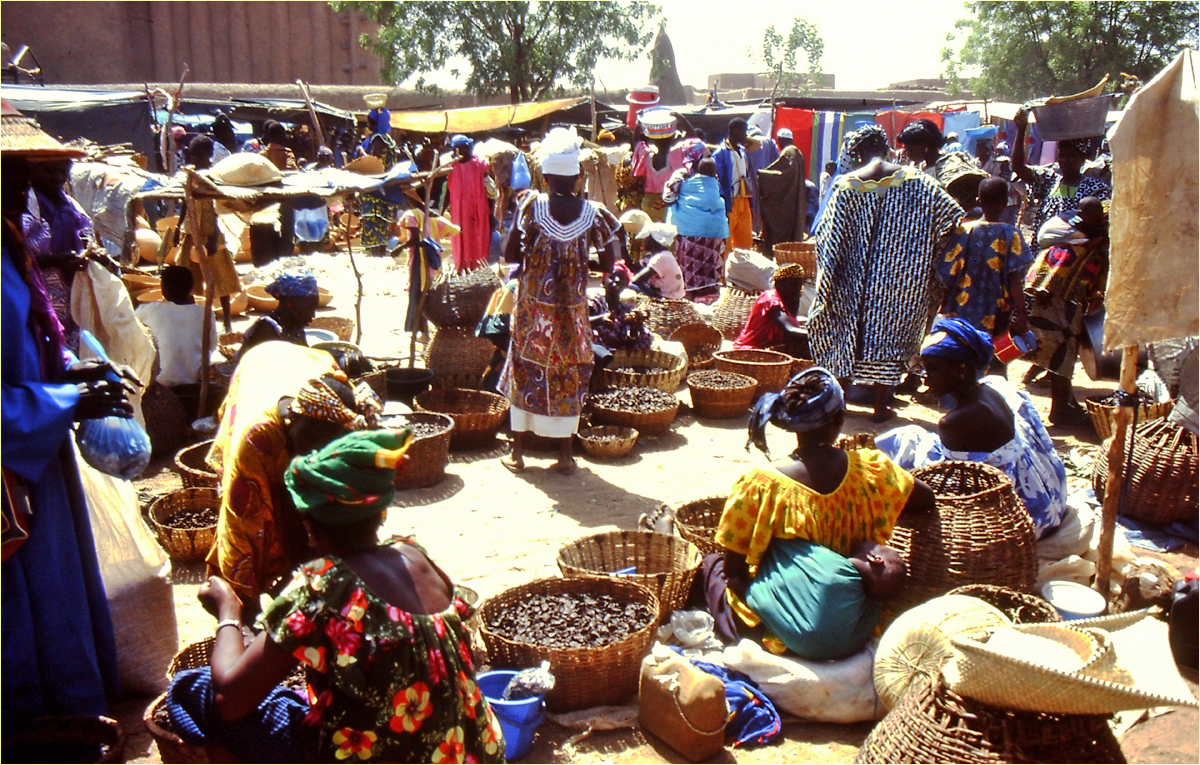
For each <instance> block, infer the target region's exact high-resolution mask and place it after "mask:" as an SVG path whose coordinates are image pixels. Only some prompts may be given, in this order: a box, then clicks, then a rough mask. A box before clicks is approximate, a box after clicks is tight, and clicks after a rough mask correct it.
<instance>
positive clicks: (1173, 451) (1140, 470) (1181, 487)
mask: <svg viewBox="0 0 1200 765" xmlns="http://www.w3.org/2000/svg"><path fill="white" fill-rule="evenodd" d="M1110 444H1111V439H1110V440H1109V441H1105V443H1104V446H1103V447H1101V449H1100V452H1099V454H1097V455H1096V464H1095V468H1094V472H1093V473H1092V488H1093V489H1095V491H1096V496H1097V497H1099V498H1100V499H1101V501H1103V499H1104V491H1105V488H1106V487H1107V484H1108V449H1109V445H1110ZM1131 449H1132V450H1133V471H1132V472H1131V473H1130V474H1129V475H1126V476H1125V483H1126V485H1127V486H1128V488H1129V493H1128V494H1127V495H1126V497H1125V501H1124V504H1123V508H1122V510H1121V512H1122V513H1123V514H1124V515H1125V516H1126V517H1129V518H1132V519H1134V520H1136V521H1143V522H1145V523H1154V524H1168V523H1174V522H1175V521H1183V520H1187V519H1188V518H1195V517H1196V511H1197V507H1198V506H1200V497H1198V496H1197V486H1198V485H1200V465H1198V458H1197V454H1198V450H1197V438H1196V436H1195V435H1194V434H1192V433H1190V432H1189V431H1187V430H1185V429H1184V428H1182V427H1180V426H1179V425H1176V424H1175V423H1173V422H1169V421H1167V420H1150V421H1149V422H1144V423H1141V424H1139V425H1138V426H1137V428H1126V430H1125V446H1124V448H1123V449H1122V450H1121V454H1122V458H1123V459H1125V460H1128V459H1129V452H1130V450H1131Z"/></svg>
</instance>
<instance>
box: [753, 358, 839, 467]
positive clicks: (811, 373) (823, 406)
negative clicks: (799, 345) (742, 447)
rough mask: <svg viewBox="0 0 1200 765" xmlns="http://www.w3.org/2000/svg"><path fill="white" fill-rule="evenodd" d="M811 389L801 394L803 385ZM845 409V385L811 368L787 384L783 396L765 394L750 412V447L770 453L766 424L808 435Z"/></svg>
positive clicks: (834, 418)
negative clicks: (843, 388)
mask: <svg viewBox="0 0 1200 765" xmlns="http://www.w3.org/2000/svg"><path fill="white" fill-rule="evenodd" d="M802 385H803V386H805V387H810V386H811V387H812V389H813V390H812V391H806V392H804V393H801V392H800V391H799V388H800V387H801V386H802ZM845 408H846V402H845V399H844V398H843V397H842V386H841V384H840V383H838V381H837V378H836V377H834V376H833V375H832V374H830V373H829V370H827V369H825V368H824V367H811V368H809V369H806V370H804V371H803V372H801V373H799V374H797V375H796V376H795V377H793V378H792V379H791V380H789V381H788V384H787V386H786V387H785V388H784V389H783V393H766V394H763V396H762V398H760V399H759V400H758V403H756V404H755V405H754V408H753V409H752V410H750V424H749V428H748V430H749V435H750V437H749V439H748V440H747V441H746V451H750V445H751V444H753V445H754V446H757V447H758V448H759V450H760V451H762V453H763V454H766V455H767V456H768V457H770V456H771V454H770V452H768V451H767V432H766V431H767V423H768V422H771V423H774V424H775V426H776V427H779V428H783V429H784V430H786V431H789V432H791V433H807V432H809V431H812V430H816V429H818V428H822V427H824V426H826V425H828V424H829V423H831V422H833V421H835V420H836V419H837V417H838V415H839V414H841V413H842V411H843V410H845Z"/></svg>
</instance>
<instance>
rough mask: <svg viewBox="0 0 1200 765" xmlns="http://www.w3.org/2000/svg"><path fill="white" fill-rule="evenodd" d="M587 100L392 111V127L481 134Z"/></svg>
mask: <svg viewBox="0 0 1200 765" xmlns="http://www.w3.org/2000/svg"><path fill="white" fill-rule="evenodd" d="M586 100H587V99H586V98H560V99H558V100H557V101H542V102H538V103H528V104H507V105H504V106H471V107H467V108H465V109H443V110H441V111H429V112H401V111H395V112H392V128H393V129H398V130H411V131H413V132H415V133H480V132H483V131H485V130H496V129H497V128H502V127H508V126H509V125H515V124H518V123H521V122H529V121H531V120H536V119H540V118H542V117H545V116H546V115H548V114H553V113H554V112H557V111H561V110H563V109H570V108H571V107H573V106H576V105H578V104H580V103H582V102H584V101H586Z"/></svg>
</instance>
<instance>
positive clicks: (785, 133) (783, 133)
mask: <svg viewBox="0 0 1200 765" xmlns="http://www.w3.org/2000/svg"><path fill="white" fill-rule="evenodd" d="M775 137H776V138H786V139H788V140H789V141H792V140H795V139H793V138H792V131H791V128H780V129H779V132H778V133H776V134H775Z"/></svg>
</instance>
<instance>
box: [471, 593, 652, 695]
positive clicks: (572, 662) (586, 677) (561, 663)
mask: <svg viewBox="0 0 1200 765" xmlns="http://www.w3.org/2000/svg"><path fill="white" fill-rule="evenodd" d="M563 593H571V594H576V593H578V594H581V595H599V594H604V595H608V596H609V597H612V598H613V599H615V600H616V601H618V602H620V603H644V604H645V605H646V606H648V607H649V608H650V611H651V612H652V613H658V597H657V596H655V594H654V593H653V592H651V591H650V590H648V589H647V588H645V587H643V586H642V585H640V584H637V583H636V582H631V581H628V580H626V579H616V578H610V577H597V576H584V577H578V578H574V579H556V578H553V579H538V580H536V581H533V582H530V583H528V584H523V585H520V586H518V587H514V588H512V589H511V590H505V591H504V592H502V593H500V594H499V595H497V596H495V597H494V598H488V599H487V600H486V601H485V602H484V604H483V607H482V608H481V609H480V616H481V617H482V618H481V622H482V624H481V626H480V635H481V636H482V637H483V643H484V645H485V646H487V651H488V656H489V657H490V658H491V660H492V664H493V665H494V666H495V667H497V668H506V669H527V668H529V667H536V666H538V665H540V664H541V663H542V662H543V661H549V662H550V666H551V667H553V668H554V678H555V684H554V690H553V691H551V692H550V693H549V694H548V695H547V696H546V707H547V708H548V709H549V710H550V711H552V712H571V711H574V710H577V709H588V708H590V707H597V706H603V705H605V704H620V703H622V702H623V701H625V700H626V699H627V698H629V697H630V696H632V695H633V694H635V693H637V690H638V677H639V674H640V671H641V663H642V657H643V656H645V655H646V653H647V652H648V651H649V650H650V644H651V643H652V642H653V640H654V627H655V625H654V620H653V619H652V620H650V622H649V623H647V624H646V626H645V627H644V628H643V629H641V630H639V631H638V632H636V633H635V634H633V635H632V636H630V637H628V638H626V639H625V640H622V641H620V642H617V643H613V644H611V645H607V646H604V647H602V648H565V649H559V648H544V647H542V646H537V645H531V644H529V643H517V642H514V641H512V640H509V639H507V638H504V637H501V636H500V635H497V634H496V633H494V632H492V631H491V629H490V628H489V627H488V624H489V623H490V622H491V621H492V620H493V619H494V618H495V617H496V616H497V615H498V614H500V613H502V612H503V611H505V610H507V609H510V608H514V607H519V606H520V604H521V603H523V602H524V601H525V600H526V599H527V598H528V597H529V596H531V595H560V594H563Z"/></svg>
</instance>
